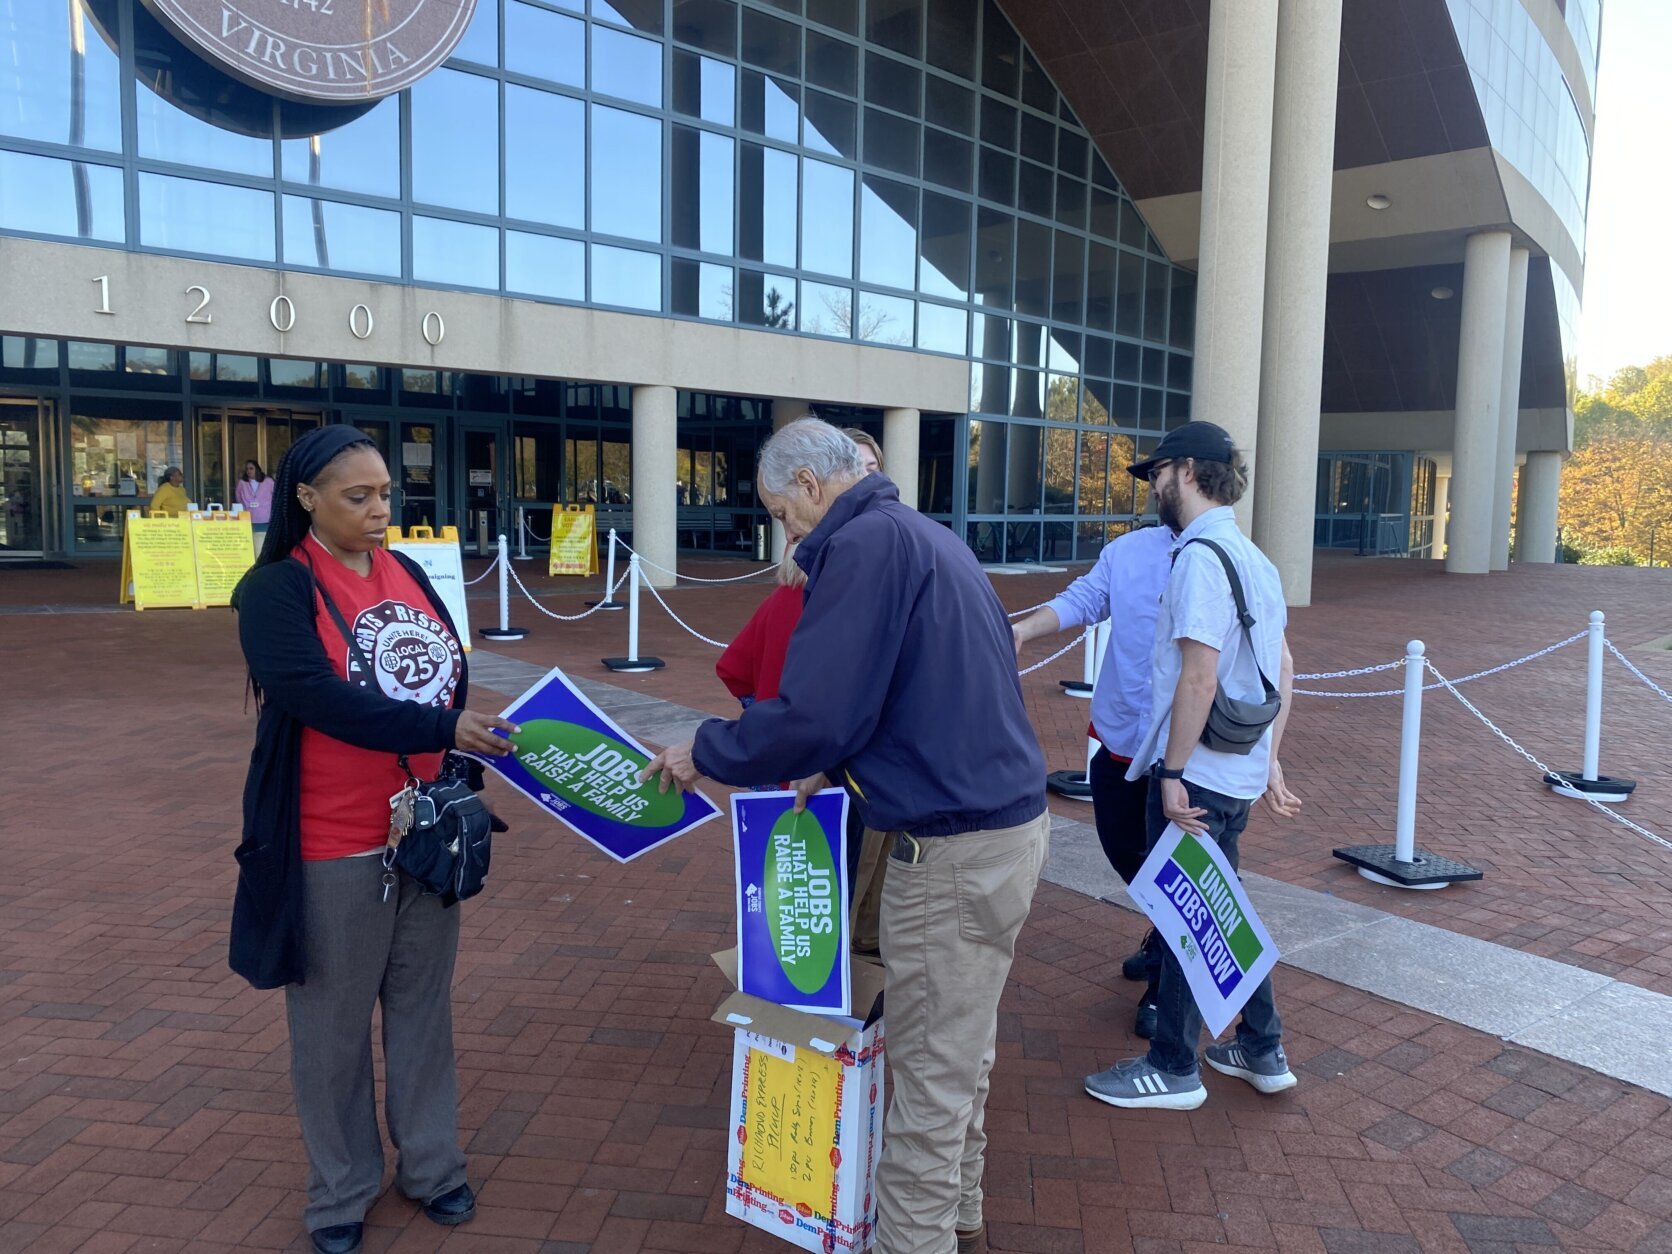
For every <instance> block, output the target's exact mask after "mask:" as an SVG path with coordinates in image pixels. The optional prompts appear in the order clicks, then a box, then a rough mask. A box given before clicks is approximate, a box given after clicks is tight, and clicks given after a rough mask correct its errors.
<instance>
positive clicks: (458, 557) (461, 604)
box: [384, 527, 470, 653]
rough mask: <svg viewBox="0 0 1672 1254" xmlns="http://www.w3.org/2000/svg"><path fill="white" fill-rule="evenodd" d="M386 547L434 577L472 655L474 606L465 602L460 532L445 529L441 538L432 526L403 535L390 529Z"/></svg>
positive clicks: (433, 581)
mask: <svg viewBox="0 0 1672 1254" xmlns="http://www.w3.org/2000/svg"><path fill="white" fill-rule="evenodd" d="M384 544H385V545H386V546H387V547H388V548H389V550H390V551H391V552H395V553H404V554H406V556H408V557H410V558H411V559H412V560H413V561H415V562H417V563H418V565H419V566H421V567H423V570H424V573H425V574H426V575H428V576H429V577H430V586H431V587H432V588H434V589H435V594H436V596H438V597H440V598H441V603H442V604H443V605H445V606H446V607H447V612H448V613H449V614H451V615H452V616H453V626H454V627H455V628H457V629H458V636H459V643H460V644H462V645H463V646H464V648H465V652H466V653H468V652H470V606H469V605H468V604H467V603H466V602H465V582H464V558H463V555H462V554H461V553H460V552H459V533H458V529H457V528H455V527H443V528H442V529H441V534H440V535H439V536H437V535H436V534H435V530H434V529H433V528H431V527H413V528H412V529H411V530H409V531H407V532H406V533H404V534H403V533H402V532H401V529H400V528H399V527H390V528H389V530H388V533H387V536H386V538H385V540H384Z"/></svg>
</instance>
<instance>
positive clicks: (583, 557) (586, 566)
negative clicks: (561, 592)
mask: <svg viewBox="0 0 1672 1254" xmlns="http://www.w3.org/2000/svg"><path fill="white" fill-rule="evenodd" d="M551 545H552V548H551V559H550V561H549V563H548V564H547V567H546V573H547V574H548V575H596V574H597V573H598V515H597V512H596V511H595V510H594V509H593V507H592V506H590V505H570V506H568V507H566V508H565V507H563V506H558V505H554V506H552V540H551Z"/></svg>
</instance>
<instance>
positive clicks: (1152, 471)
mask: <svg viewBox="0 0 1672 1254" xmlns="http://www.w3.org/2000/svg"><path fill="white" fill-rule="evenodd" d="M1172 464H1173V463H1172V462H1170V461H1166V462H1157V463H1156V464H1155V465H1153V466H1151V467H1150V468H1149V481H1150V482H1151V483H1154V482H1155V480H1156V477H1157V476H1159V475H1160V474H1161V472H1162V471H1163V470H1166V469H1167V467H1169V466H1171V465H1172Z"/></svg>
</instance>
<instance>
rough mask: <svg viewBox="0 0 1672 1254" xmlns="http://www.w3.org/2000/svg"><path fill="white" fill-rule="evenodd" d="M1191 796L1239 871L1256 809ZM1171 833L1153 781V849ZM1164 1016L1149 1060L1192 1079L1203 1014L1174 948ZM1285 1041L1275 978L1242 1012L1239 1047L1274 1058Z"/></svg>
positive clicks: (1164, 974) (1164, 979) (1164, 982)
mask: <svg viewBox="0 0 1672 1254" xmlns="http://www.w3.org/2000/svg"><path fill="white" fill-rule="evenodd" d="M1184 786H1185V788H1186V790H1187V791H1188V792H1189V793H1190V804H1191V805H1193V806H1197V807H1199V808H1201V809H1203V810H1206V811H1207V813H1206V814H1205V815H1203V816H1202V821H1203V822H1204V823H1206V824H1207V828H1208V835H1209V836H1211V837H1213V839H1214V841H1215V842H1217V844H1218V845H1219V850H1220V852H1221V853H1223V854H1224V855H1225V860H1226V861H1227V862H1229V863H1230V864H1231V869H1232V870H1235V869H1236V867H1237V863H1238V861H1239V858H1238V854H1237V840H1238V838H1239V837H1241V835H1242V829H1243V828H1245V827H1247V826H1248V810H1249V807H1250V806H1251V805H1252V804H1253V803H1252V802H1250V801H1244V800H1241V799H1240V798H1237V797H1227V796H1225V795H1224V794H1223V793H1217V792H1214V791H1213V790H1212V789H1208V788H1202V787H1199V786H1198V785H1196V784H1192V783H1190V782H1189V781H1188V780H1186V781H1185V785H1184ZM1166 830H1167V815H1166V812H1165V811H1164V810H1163V809H1162V806H1161V781H1160V780H1159V779H1152V780H1151V782H1150V791H1149V833H1150V845H1151V847H1152V848H1153V847H1154V844H1155V842H1156V841H1158V840H1160V839H1161V833H1162V832H1164V831H1166ZM1156 1001H1157V1004H1158V1005H1159V1007H1160V1016H1159V1018H1158V1019H1157V1022H1156V1029H1155V1037H1154V1038H1153V1039H1152V1040H1151V1041H1150V1049H1149V1061H1150V1065H1151V1066H1152V1067H1154V1068H1155V1069H1156V1070H1157V1071H1165V1072H1168V1073H1169V1074H1172V1075H1191V1074H1193V1073H1194V1072H1195V1071H1196V1046H1197V1043H1198V1042H1199V1041H1200V1039H1201V1035H1202V1014H1201V1011H1199V1010H1197V1009H1196V998H1195V997H1194V995H1192V993H1191V992H1190V984H1189V982H1188V981H1187V980H1186V979H1185V978H1184V970H1183V968H1182V967H1180V966H1179V960H1178V958H1177V957H1175V956H1174V954H1173V951H1172V950H1171V949H1166V950H1165V952H1164V953H1163V954H1162V957H1161V986H1160V989H1159V992H1158V995H1157V999H1156ZM1282 1040H1283V1022H1282V1020H1280V1019H1279V1018H1278V1017H1277V1004H1276V1002H1275V1001H1274V1000H1273V998H1272V991H1271V977H1270V976H1267V977H1266V978H1265V979H1263V980H1261V981H1260V987H1259V988H1257V989H1255V990H1254V995H1253V996H1252V997H1250V998H1249V999H1248V1003H1247V1004H1246V1005H1245V1006H1243V1008H1242V1020H1241V1022H1239V1023H1238V1024H1237V1042H1238V1044H1240V1045H1241V1046H1242V1047H1243V1049H1244V1050H1246V1051H1247V1052H1248V1053H1249V1054H1250V1055H1252V1056H1255V1057H1258V1056H1260V1055H1263V1054H1269V1053H1271V1051H1272V1050H1274V1049H1276V1048H1277V1047H1278V1045H1279V1044H1281V1043H1282Z"/></svg>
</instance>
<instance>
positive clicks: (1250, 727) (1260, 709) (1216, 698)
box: [1189, 537, 1283, 755]
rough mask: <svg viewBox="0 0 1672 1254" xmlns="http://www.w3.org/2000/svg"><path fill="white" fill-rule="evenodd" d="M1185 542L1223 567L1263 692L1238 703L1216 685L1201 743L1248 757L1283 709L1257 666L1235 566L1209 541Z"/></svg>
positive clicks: (1251, 623) (1249, 618)
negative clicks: (1255, 698) (1260, 698)
mask: <svg viewBox="0 0 1672 1254" xmlns="http://www.w3.org/2000/svg"><path fill="white" fill-rule="evenodd" d="M1189 543H1191V544H1200V545H1204V546H1206V547H1207V548H1210V549H1212V550H1213V551H1214V553H1215V554H1216V555H1217V556H1218V558H1219V564H1220V565H1221V566H1223V567H1224V568H1225V578H1226V579H1228V580H1229V581H1230V583H1231V597H1232V598H1233V599H1234V600H1235V601H1236V603H1237V623H1238V625H1239V626H1240V627H1241V628H1242V635H1243V639H1245V640H1247V641H1248V655H1249V656H1250V657H1251V658H1253V659H1254V669H1255V670H1256V671H1257V672H1258V673H1259V676H1260V683H1261V685H1262V686H1263V687H1264V688H1265V693H1266V695H1265V700H1263V701H1239V700H1237V698H1235V697H1233V696H1231V695H1230V694H1229V693H1227V692H1226V691H1225V685H1224V684H1220V685H1219V686H1218V687H1217V688H1216V689H1215V690H1214V694H1213V705H1212V706H1211V707H1210V708H1209V709H1208V721H1207V726H1205V727H1203V728H1202V743H1203V744H1204V745H1206V746H1207V747H1208V748H1209V749H1213V750H1215V751H1216V752H1218V753H1235V754H1239V755H1244V754H1249V753H1252V752H1253V751H1254V746H1255V745H1257V744H1259V743H1260V737H1261V736H1263V735H1265V734H1266V728H1268V727H1270V726H1271V725H1272V724H1273V723H1275V722H1276V721H1277V715H1278V713H1279V712H1280V711H1281V710H1282V709H1283V697H1282V694H1281V693H1279V692H1278V690H1277V689H1276V688H1274V687H1273V686H1272V682H1271V680H1269V679H1268V678H1266V670H1265V667H1263V666H1261V665H1260V655H1259V653H1258V652H1257V651H1256V650H1255V648H1254V633H1253V630H1252V628H1253V626H1254V622H1255V619H1254V615H1252V614H1250V613H1249V612H1248V598H1247V597H1246V596H1244V595H1243V590H1242V579H1241V577H1240V576H1239V575H1238V574H1237V568H1236V564H1235V563H1234V562H1232V561H1231V558H1230V555H1229V554H1228V553H1226V552H1225V550H1224V549H1223V548H1221V547H1220V546H1219V545H1218V544H1216V543H1215V542H1214V541H1212V540H1204V539H1201V538H1200V537H1198V538H1197V539H1194V540H1191V541H1189Z"/></svg>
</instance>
